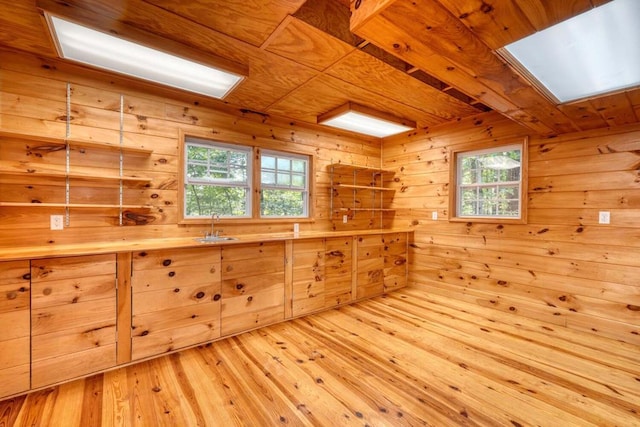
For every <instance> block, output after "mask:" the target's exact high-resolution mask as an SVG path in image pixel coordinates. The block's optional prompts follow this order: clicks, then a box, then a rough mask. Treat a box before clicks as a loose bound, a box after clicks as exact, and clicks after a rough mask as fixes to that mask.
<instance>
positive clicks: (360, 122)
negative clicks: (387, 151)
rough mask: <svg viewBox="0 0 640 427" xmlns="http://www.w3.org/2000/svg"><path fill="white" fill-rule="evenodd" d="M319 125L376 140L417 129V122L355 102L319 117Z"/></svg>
mask: <svg viewBox="0 0 640 427" xmlns="http://www.w3.org/2000/svg"><path fill="white" fill-rule="evenodd" d="M317 121H318V123H319V124H322V125H325V126H331V127H334V128H338V129H343V130H348V131H350V132H356V133H360V134H364V135H368V136H373V137H376V138H386V137H388V136H392V135H397V134H399V133H402V132H409V131H411V130H413V129H415V128H416V122H414V121H412V120H408V119H403V118H401V117H397V116H394V115H392V114H389V113H384V112H382V111H378V110H375V109H373V108H368V107H365V106H362V105H359V104H355V103H353V102H347V103H346V104H344V105H342V106H340V107H338V108H336V109H334V110H331V111H329V112H327V113H324V114H321V115H320V116H318V118H317Z"/></svg>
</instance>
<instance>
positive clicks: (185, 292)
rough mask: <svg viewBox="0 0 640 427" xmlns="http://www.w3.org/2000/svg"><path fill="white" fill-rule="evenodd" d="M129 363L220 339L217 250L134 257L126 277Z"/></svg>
mask: <svg viewBox="0 0 640 427" xmlns="http://www.w3.org/2000/svg"><path fill="white" fill-rule="evenodd" d="M131 288H132V316H133V317H132V323H131V325H132V326H131V328H132V332H131V340H132V342H131V350H132V359H133V360H137V359H142V358H145V357H150V356H155V355H159V354H162V353H166V352H169V351H173V350H176V349H179V348H183V347H188V346H191V345H195V344H199V343H202V342H207V341H212V340H214V339H216V338H218V337H220V304H221V302H220V300H221V297H222V295H221V290H220V248H219V247H207V248H193V249H180V250H174V251H168V250H158V251H148V252H138V253H135V254H134V256H133V267H132V277H131Z"/></svg>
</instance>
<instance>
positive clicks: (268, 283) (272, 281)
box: [220, 242, 285, 336]
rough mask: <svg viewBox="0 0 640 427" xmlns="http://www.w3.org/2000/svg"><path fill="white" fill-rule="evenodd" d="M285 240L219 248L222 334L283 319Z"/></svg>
mask: <svg viewBox="0 0 640 427" xmlns="http://www.w3.org/2000/svg"><path fill="white" fill-rule="evenodd" d="M284 277H285V264H284V243H283V242H265V243H257V244H251V245H238V246H228V247H223V248H222V302H221V320H220V322H221V334H222V335H223V336H224V335H229V334H232V333H234V332H238V331H241V330H248V329H253V328H257V327H260V326H264V325H268V324H270V323H275V322H277V321H280V320H284V311H285V310H284V306H285V301H284Z"/></svg>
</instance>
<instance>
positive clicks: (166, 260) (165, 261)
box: [162, 259, 171, 267]
mask: <svg viewBox="0 0 640 427" xmlns="http://www.w3.org/2000/svg"><path fill="white" fill-rule="evenodd" d="M162 265H164V266H165V267H169V266H170V265H171V260H170V259H165V260H164V261H162Z"/></svg>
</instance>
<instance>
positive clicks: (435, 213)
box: [431, 211, 438, 221]
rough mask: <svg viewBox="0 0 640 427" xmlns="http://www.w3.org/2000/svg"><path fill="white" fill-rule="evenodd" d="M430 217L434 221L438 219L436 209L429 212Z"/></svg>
mask: <svg viewBox="0 0 640 427" xmlns="http://www.w3.org/2000/svg"><path fill="white" fill-rule="evenodd" d="M431 219H432V220H434V221H435V220H437V219H438V211H433V212H431Z"/></svg>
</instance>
